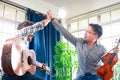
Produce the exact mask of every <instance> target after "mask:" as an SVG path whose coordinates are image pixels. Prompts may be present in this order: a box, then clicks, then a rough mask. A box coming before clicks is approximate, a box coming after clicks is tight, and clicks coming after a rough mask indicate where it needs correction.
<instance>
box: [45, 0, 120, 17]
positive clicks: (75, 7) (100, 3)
mask: <svg viewBox="0 0 120 80" xmlns="http://www.w3.org/2000/svg"><path fill="white" fill-rule="evenodd" d="M43 1H45V2H47V3H49V4H52V5H54V6H56V7H58V8H60V9H61V8H62V9H65V10H66V13H67V15H66V18H72V17H75V16H79V15H81V14H84V13H87V12H90V11H93V10H96V9H100V8H103V7H106V6H109V5H112V4H115V3H118V2H120V0H43Z"/></svg>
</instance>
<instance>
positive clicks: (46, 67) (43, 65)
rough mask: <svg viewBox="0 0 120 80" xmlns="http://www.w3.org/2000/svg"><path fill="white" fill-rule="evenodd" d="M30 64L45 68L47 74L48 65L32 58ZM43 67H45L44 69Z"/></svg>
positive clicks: (48, 70)
mask: <svg viewBox="0 0 120 80" xmlns="http://www.w3.org/2000/svg"><path fill="white" fill-rule="evenodd" d="M32 64H33V65H34V66H36V67H38V68H41V69H43V70H46V73H47V74H50V68H49V67H48V66H46V65H45V64H44V63H40V62H38V61H36V60H32ZM44 68H45V69H44Z"/></svg>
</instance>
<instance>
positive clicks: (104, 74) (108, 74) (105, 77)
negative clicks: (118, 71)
mask: <svg viewBox="0 0 120 80" xmlns="http://www.w3.org/2000/svg"><path fill="white" fill-rule="evenodd" d="M119 43H120V39H119V41H118V42H117V46H116V47H118V46H119ZM116 47H115V48H116ZM113 49H114V48H113ZM113 49H112V50H113ZM112 50H110V51H109V52H108V53H107V54H106V55H105V56H104V65H102V66H100V67H99V68H98V70H97V75H98V76H99V77H100V78H101V79H102V80H110V79H111V78H112V76H113V71H112V67H113V66H114V65H115V64H116V63H117V61H118V55H117V53H110V52H111V51H112Z"/></svg>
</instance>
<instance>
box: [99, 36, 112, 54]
mask: <svg viewBox="0 0 120 80" xmlns="http://www.w3.org/2000/svg"><path fill="white" fill-rule="evenodd" d="M100 43H101V44H102V45H104V46H105V48H106V49H107V52H109V51H110V50H111V49H112V48H113V47H112V38H105V39H101V40H100Z"/></svg>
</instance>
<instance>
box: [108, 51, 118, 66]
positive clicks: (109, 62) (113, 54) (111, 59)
mask: <svg viewBox="0 0 120 80" xmlns="http://www.w3.org/2000/svg"><path fill="white" fill-rule="evenodd" d="M115 55H116V53H112V56H111V57H110V59H109V61H108V64H111V63H112V61H113V59H114V57H115Z"/></svg>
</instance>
